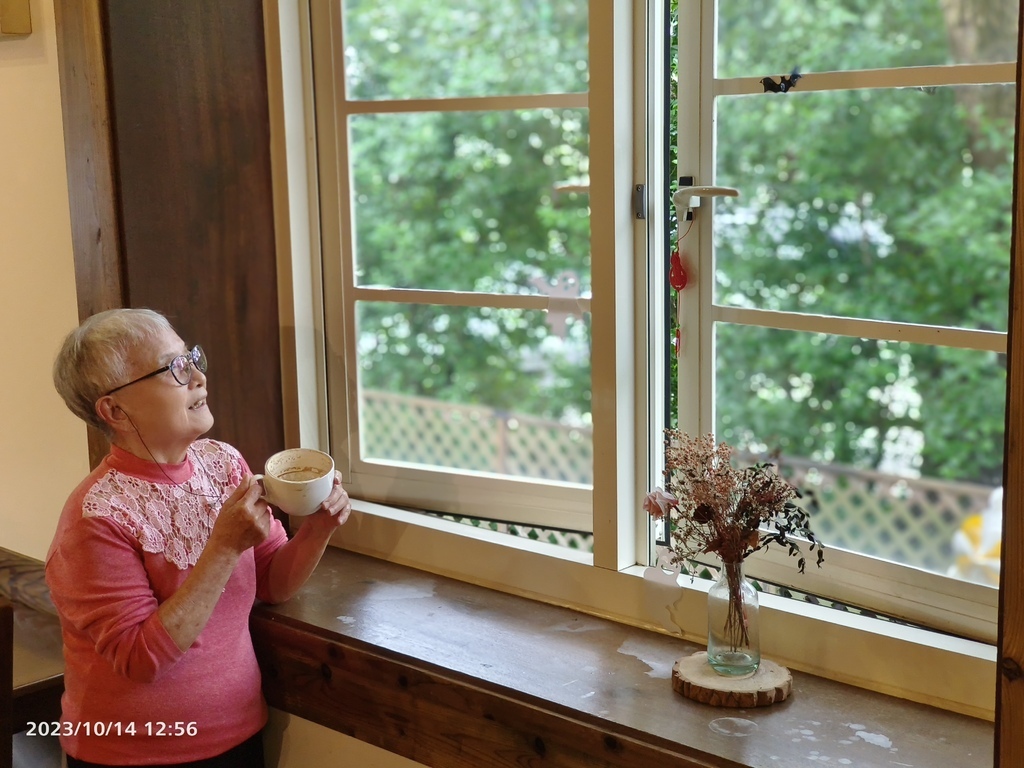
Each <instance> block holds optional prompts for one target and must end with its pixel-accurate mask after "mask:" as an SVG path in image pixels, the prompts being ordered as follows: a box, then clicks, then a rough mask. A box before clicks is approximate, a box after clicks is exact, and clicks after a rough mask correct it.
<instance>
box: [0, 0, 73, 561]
mask: <svg viewBox="0 0 1024 768" xmlns="http://www.w3.org/2000/svg"><path fill="white" fill-rule="evenodd" d="M31 10H32V29H33V31H32V34H31V35H29V36H27V37H24V38H9V37H5V38H0V275H2V279H0V329H2V330H0V361H2V370H3V371H4V373H3V376H2V379H3V383H2V384H0V546H2V547H6V548H8V549H13V550H16V551H19V552H24V553H26V554H29V555H33V556H35V557H40V558H41V557H43V555H44V554H45V553H46V548H47V546H48V545H49V542H50V537H51V536H52V534H53V528H54V526H55V525H56V522H57V516H58V515H59V513H60V509H61V507H62V506H63V504H64V499H65V498H67V495H68V493H69V492H70V491H71V489H72V488H74V486H75V485H76V484H77V483H78V481H79V480H81V479H82V478H83V477H84V476H85V474H86V473H87V472H88V471H89V457H88V449H87V445H86V433H85V426H84V425H83V424H82V423H81V422H80V421H79V420H78V419H76V418H75V417H74V416H72V415H71V413H70V412H69V411H68V410H67V408H65V407H64V404H63V402H61V400H60V398H59V397H58V396H57V394H56V393H55V392H54V389H53V384H52V383H51V380H50V365H51V363H52V361H53V356H54V353H55V352H56V350H57V346H58V345H59V344H60V340H61V339H62V338H63V336H64V334H66V333H67V332H68V331H69V330H70V329H71V328H73V327H74V326H75V324H76V323H77V321H78V310H77V304H76V298H75V277H74V263H73V259H72V251H71V222H70V213H69V209H68V195H67V174H66V171H65V167H64V136H63V126H62V124H61V108H60V81H59V77H58V73H57V43H56V33H55V27H54V15H53V3H52V1H51V0H32V5H31Z"/></svg>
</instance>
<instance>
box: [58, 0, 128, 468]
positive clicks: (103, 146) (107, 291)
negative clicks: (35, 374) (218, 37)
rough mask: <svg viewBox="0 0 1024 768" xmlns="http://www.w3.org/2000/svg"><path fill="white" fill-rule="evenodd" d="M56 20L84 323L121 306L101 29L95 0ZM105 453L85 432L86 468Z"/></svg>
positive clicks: (73, 0)
mask: <svg viewBox="0 0 1024 768" xmlns="http://www.w3.org/2000/svg"><path fill="white" fill-rule="evenodd" d="M54 15H55V17H56V26H57V58H58V63H59V66H60V94H61V104H62V107H63V114H64V154H65V162H66V165H67V171H68V202H69V205H70V209H71V242H72V247H73V249H74V253H75V282H76V284H77V287H78V318H79V320H84V319H85V318H87V317H89V316H90V315H94V314H96V313H97V312H101V311H102V310H104V309H112V308H114V307H121V306H124V304H125V297H124V278H123V275H122V274H121V268H122V260H121V242H120V232H119V221H118V218H119V210H118V207H117V195H116V193H115V189H116V179H115V177H114V148H113V139H112V136H111V134H110V113H109V93H108V89H107V62H106V50H105V47H104V40H105V32H104V29H103V14H102V12H101V10H100V2H99V0H55V2H54ZM107 449H108V446H107V438H106V437H105V436H104V435H103V433H102V432H100V431H99V430H98V429H95V428H94V427H89V462H90V466H93V467H95V466H96V465H97V464H99V462H100V460H101V459H102V458H103V457H104V456H105V455H106V453H107Z"/></svg>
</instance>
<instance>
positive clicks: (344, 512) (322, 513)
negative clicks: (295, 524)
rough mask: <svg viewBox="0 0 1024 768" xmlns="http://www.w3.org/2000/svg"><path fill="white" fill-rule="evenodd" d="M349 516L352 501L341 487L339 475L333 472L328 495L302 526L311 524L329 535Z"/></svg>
mask: <svg viewBox="0 0 1024 768" xmlns="http://www.w3.org/2000/svg"><path fill="white" fill-rule="evenodd" d="M351 514H352V500H351V499H349V497H348V492H347V491H346V490H345V489H344V488H342V487H341V473H340V472H335V473H334V486H333V487H332V488H331V493H330V495H328V497H327V498H326V499H324V502H323V504H321V505H320V507H319V508H318V509H317V510H316V512H314V513H313V514H312V515H310V516H309V519H308V520H307V521H306V522H304V523H303V525H304V526H305V525H310V524H312V525H314V526H316V527H317V528H318V529H319V530H321V531H323V532H324V533H325V534H328V535H329V534H330V532H332V531H333V530H334V529H335V528H340V527H341V526H342V525H344V524H345V522H346V521H347V520H348V516H349V515H351Z"/></svg>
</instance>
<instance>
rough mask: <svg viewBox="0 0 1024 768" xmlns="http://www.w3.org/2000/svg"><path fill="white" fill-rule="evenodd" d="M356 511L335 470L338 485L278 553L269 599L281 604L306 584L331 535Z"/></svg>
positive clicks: (304, 519) (270, 578)
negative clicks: (353, 509) (353, 510)
mask: <svg viewBox="0 0 1024 768" xmlns="http://www.w3.org/2000/svg"><path fill="white" fill-rule="evenodd" d="M351 514H352V501H351V500H350V499H349V497H348V493H346V492H345V489H344V488H342V487H341V475H340V474H338V473H337V472H335V473H334V487H333V488H332V489H331V493H330V495H329V496H328V497H327V498H326V499H324V503H323V504H321V505H320V508H319V509H317V511H316V512H314V513H313V514H312V515H309V516H308V517H304V518H302V524H301V525H300V526H299V530H298V531H296V532H295V535H294V536H293V537H292V538H291V539H290V540H289V541H288V543H287V544H285V545H284V546H283V547H281V549H279V550H277V552H276V553H275V554H274V559H273V560H271V562H270V574H269V578H268V585H269V592H268V594H267V595H266V600H267V601H268V602H271V603H280V602H283V601H285V600H288V599H289V598H291V597H292V595H294V594H295V593H296V592H297V591H298V590H299V588H300V587H301V586H302V585H303V584H305V583H306V579H308V578H309V574H311V573H312V572H313V569H314V568H316V564H317V563H318V562H320V557H321V556H322V555H323V553H324V550H325V549H326V548H327V544H328V542H329V541H330V540H331V534H332V533H334V531H335V530H337V529H338V528H339V527H340V526H342V525H343V524H344V523H345V521H346V520H348V517H349V515H351Z"/></svg>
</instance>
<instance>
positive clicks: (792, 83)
mask: <svg viewBox="0 0 1024 768" xmlns="http://www.w3.org/2000/svg"><path fill="white" fill-rule="evenodd" d="M801 77H803V75H801V74H800V73H799V72H798V71H797V70H796V69H794V70H793V74H791V75H783V76H782V77H780V78H779V82H775V81H774V80H772V79H771V78H770V77H762V78H761V85H763V86H764V92H765V93H768V92H771V93H786V92H787V91H791V90H793V89H794V88H796V81H797V80H799V79H800V78H801Z"/></svg>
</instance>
